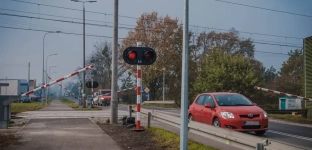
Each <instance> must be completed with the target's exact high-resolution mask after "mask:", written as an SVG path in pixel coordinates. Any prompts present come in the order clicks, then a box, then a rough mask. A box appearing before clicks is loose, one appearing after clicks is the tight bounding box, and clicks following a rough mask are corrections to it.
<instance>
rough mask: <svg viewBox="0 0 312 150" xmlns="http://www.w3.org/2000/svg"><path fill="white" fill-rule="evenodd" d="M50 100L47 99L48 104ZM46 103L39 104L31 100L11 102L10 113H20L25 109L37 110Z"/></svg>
mask: <svg viewBox="0 0 312 150" xmlns="http://www.w3.org/2000/svg"><path fill="white" fill-rule="evenodd" d="M50 102H51V101H48V105H49V104H50ZM45 106H47V105H45V104H44V106H42V105H41V102H31V103H11V113H20V112H25V111H35V110H39V109H41V108H43V107H45Z"/></svg>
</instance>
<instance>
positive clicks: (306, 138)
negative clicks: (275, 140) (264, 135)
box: [267, 130, 312, 141]
mask: <svg viewBox="0 0 312 150" xmlns="http://www.w3.org/2000/svg"><path fill="white" fill-rule="evenodd" d="M267 132H270V133H275V134H279V135H284V136H289V137H293V138H298V139H302V140H307V141H312V138H309V137H304V136H299V135H294V134H289V133H284V132H279V131H274V130H268V131H267Z"/></svg>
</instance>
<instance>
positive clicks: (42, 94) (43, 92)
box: [41, 31, 61, 106]
mask: <svg viewBox="0 0 312 150" xmlns="http://www.w3.org/2000/svg"><path fill="white" fill-rule="evenodd" d="M60 32H61V31H55V32H47V33H45V34H44V36H43V44H42V47H43V48H42V85H44V39H45V37H46V35H47V34H49V33H60ZM44 94H45V89H43V90H42V92H41V105H42V106H43V97H44Z"/></svg>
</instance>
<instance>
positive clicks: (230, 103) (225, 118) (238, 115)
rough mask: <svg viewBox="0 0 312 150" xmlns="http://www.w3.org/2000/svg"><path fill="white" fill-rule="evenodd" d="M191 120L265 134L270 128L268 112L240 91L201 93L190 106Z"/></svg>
mask: <svg viewBox="0 0 312 150" xmlns="http://www.w3.org/2000/svg"><path fill="white" fill-rule="evenodd" d="M188 114H189V115H188V116H189V120H192V121H197V122H201V123H206V124H210V125H213V126H216V127H221V128H227V129H231V130H235V131H246V132H249V131H254V132H255V133H256V134H257V135H263V134H264V133H265V132H266V130H268V122H269V121H268V115H267V113H266V112H265V111H264V110H263V109H261V108H260V107H258V106H256V104H255V103H253V102H251V101H250V100H249V99H248V98H246V97H245V96H243V95H241V94H238V93H229V92H215V93H202V94H199V95H198V96H197V97H196V98H195V100H194V102H193V103H192V104H191V105H190V106H189V110H188Z"/></svg>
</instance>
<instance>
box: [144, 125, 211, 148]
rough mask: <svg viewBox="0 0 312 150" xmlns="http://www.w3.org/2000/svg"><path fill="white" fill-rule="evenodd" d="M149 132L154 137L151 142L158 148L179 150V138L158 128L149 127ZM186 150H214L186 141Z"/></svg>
mask: <svg viewBox="0 0 312 150" xmlns="http://www.w3.org/2000/svg"><path fill="white" fill-rule="evenodd" d="M148 131H149V132H151V133H153V134H154V135H155V136H154V137H153V140H155V141H156V142H157V143H158V144H160V146H162V147H166V148H168V149H172V150H176V149H180V136H179V135H177V134H175V133H172V132H169V131H167V130H163V129H160V128H155V127H150V128H149V129H148ZM188 149H189V150H198V149H200V150H216V149H215V148H213V147H208V146H206V145H203V144H200V143H197V142H195V141H192V140H188Z"/></svg>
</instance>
